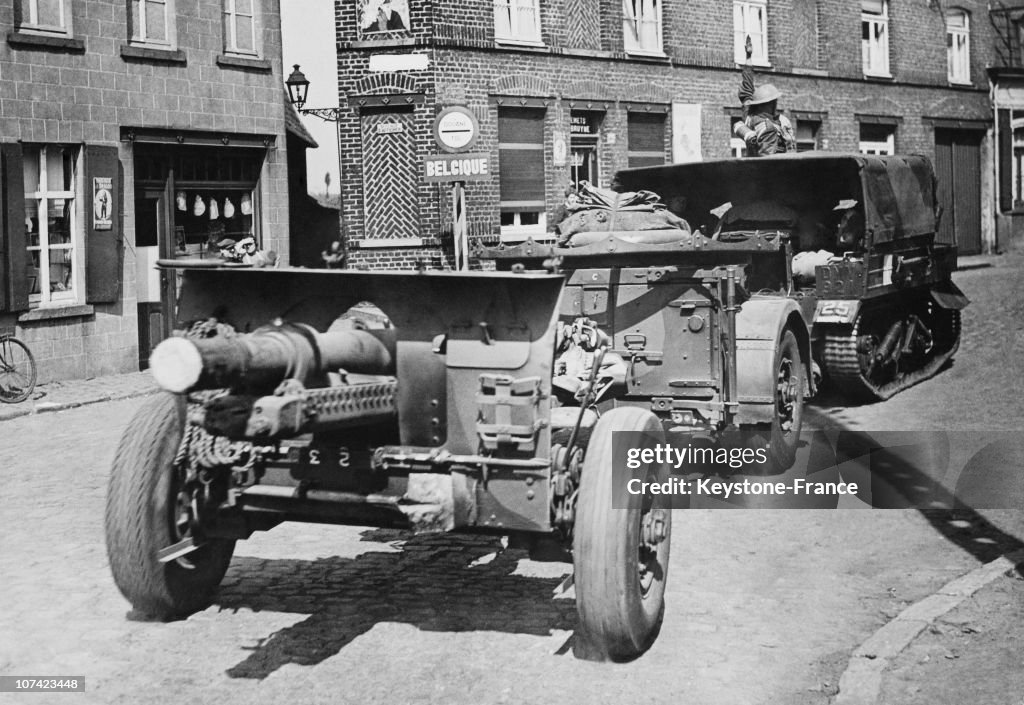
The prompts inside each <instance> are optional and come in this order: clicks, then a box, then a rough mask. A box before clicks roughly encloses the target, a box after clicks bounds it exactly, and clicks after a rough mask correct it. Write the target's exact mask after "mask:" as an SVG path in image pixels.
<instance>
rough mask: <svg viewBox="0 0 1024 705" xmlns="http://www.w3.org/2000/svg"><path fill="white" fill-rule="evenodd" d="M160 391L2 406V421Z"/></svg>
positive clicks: (146, 390)
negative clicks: (19, 406) (10, 406)
mask: <svg viewBox="0 0 1024 705" xmlns="http://www.w3.org/2000/svg"><path fill="white" fill-rule="evenodd" d="M158 391H159V390H158V389H155V388H154V389H144V390H139V391H132V392H126V393H124V394H105V395H102V396H96V397H88V398H86V399H75V400H72V401H63V402H53V401H50V402H39V403H33V404H30V405H28V406H26V407H24V408H15V409H12V410H8V409H4V408H2V407H0V423H3V422H4V421H10V420H11V419H17V418H21V417H22V416H32V415H34V414H45V413H48V412H54V411H65V410H67V409H77V408H78V407H80V406H87V405H89V404H100V403H102V402H105V401H121V400H122V399H134V398H136V397H145V396H149V395H150V394H156V393H157V392H158Z"/></svg>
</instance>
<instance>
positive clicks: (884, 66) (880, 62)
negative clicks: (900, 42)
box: [860, 0, 890, 77]
mask: <svg viewBox="0 0 1024 705" xmlns="http://www.w3.org/2000/svg"><path fill="white" fill-rule="evenodd" d="M860 9H861V15H860V28H861V43H860V47H861V60H862V62H863V64H864V74H865V75H867V76H884V77H888V76H889V75H890V74H889V3H888V1H887V0H861V3H860Z"/></svg>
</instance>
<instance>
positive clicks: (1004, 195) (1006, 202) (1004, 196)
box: [997, 108, 1013, 213]
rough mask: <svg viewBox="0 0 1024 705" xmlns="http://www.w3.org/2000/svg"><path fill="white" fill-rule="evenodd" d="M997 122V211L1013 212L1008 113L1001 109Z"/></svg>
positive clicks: (1011, 140)
mask: <svg viewBox="0 0 1024 705" xmlns="http://www.w3.org/2000/svg"><path fill="white" fill-rule="evenodd" d="M997 119H998V121H999V125H998V127H999V144H998V149H999V210H1001V211H1003V212H1004V213H1007V212H1009V211H1011V210H1013V127H1012V126H1011V124H1010V111H1009V110H1007V109H1006V108H1001V109H1000V110H999V115H998V118H997Z"/></svg>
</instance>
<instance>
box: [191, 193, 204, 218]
mask: <svg viewBox="0 0 1024 705" xmlns="http://www.w3.org/2000/svg"><path fill="white" fill-rule="evenodd" d="M205 212H206V204H205V203H203V199H202V197H201V196H199V195H196V200H195V203H193V204H192V214H193V215H194V216H196V217H197V218H198V217H199V216H201V215H202V214H203V213H205Z"/></svg>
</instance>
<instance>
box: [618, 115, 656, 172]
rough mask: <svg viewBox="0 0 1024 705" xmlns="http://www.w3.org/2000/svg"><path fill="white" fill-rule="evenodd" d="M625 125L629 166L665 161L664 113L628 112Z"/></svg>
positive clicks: (648, 164) (651, 164)
mask: <svg viewBox="0 0 1024 705" xmlns="http://www.w3.org/2000/svg"><path fill="white" fill-rule="evenodd" d="M626 127H627V131H626V143H627V150H628V154H627V157H628V165H629V167H630V168H633V167H637V166H657V165H659V164H664V163H665V115H664V113H629V118H628V122H627V124H626Z"/></svg>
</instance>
